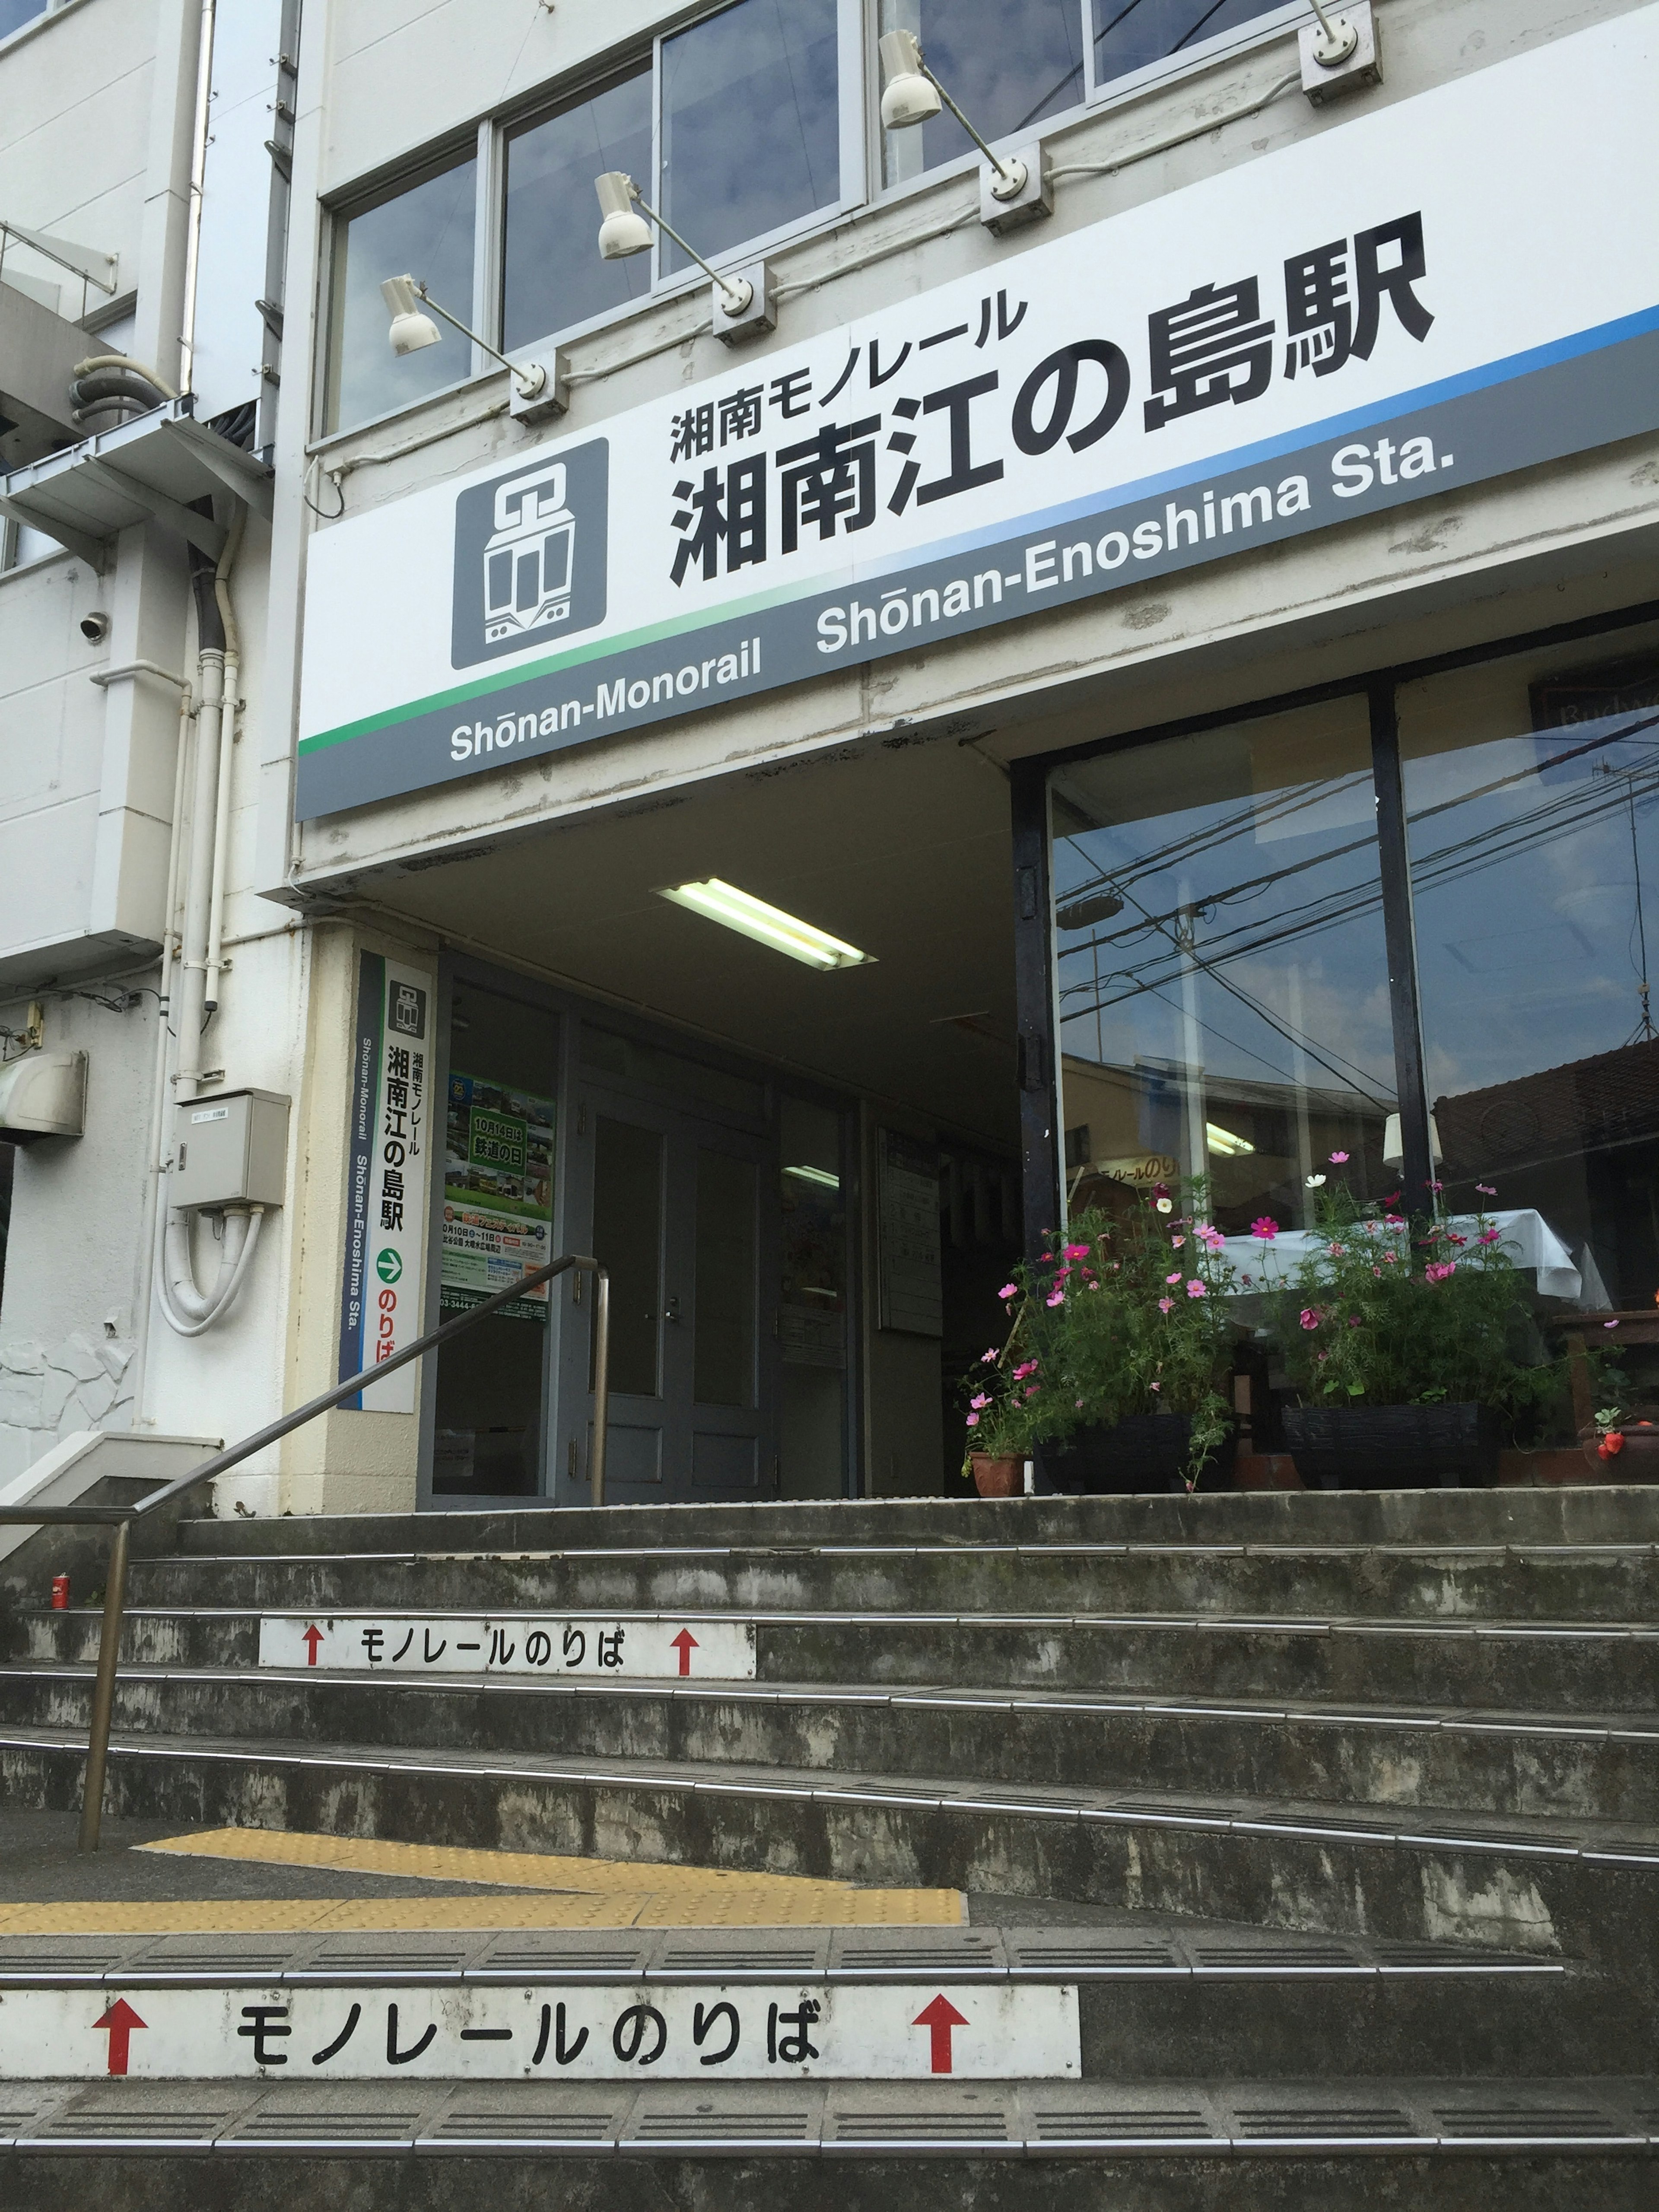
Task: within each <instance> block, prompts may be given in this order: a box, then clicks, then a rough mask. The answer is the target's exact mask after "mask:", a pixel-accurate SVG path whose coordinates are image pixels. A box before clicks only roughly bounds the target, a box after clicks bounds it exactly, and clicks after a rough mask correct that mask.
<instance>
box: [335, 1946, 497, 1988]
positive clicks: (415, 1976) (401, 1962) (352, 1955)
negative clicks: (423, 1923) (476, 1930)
mask: <svg viewBox="0 0 1659 2212" xmlns="http://www.w3.org/2000/svg"><path fill="white" fill-rule="evenodd" d="M477 1948H478V1947H477V1945H476V1944H468V1943H444V1942H429V1943H421V1942H402V1943H388V1942H375V1941H374V1939H373V1938H372V1937H368V1938H365V1937H362V1936H331V1938H329V1940H328V1941H326V1942H322V1943H319V1945H318V1946H317V1948H316V1949H315V1950H314V1951H313V1953H312V1954H311V1960H310V1971H311V1972H313V1973H326V1974H372V1975H373V1976H374V1978H376V1979H377V1980H386V1979H396V1980H398V1981H400V1982H421V1981H430V1980H434V1979H441V1980H451V1979H453V1978H457V1977H459V1975H460V1973H461V1972H462V1971H463V1970H464V1968H465V1966H467V1964H468V1962H469V1961H470V1960H471V1959H472V1958H473V1957H474V1956H475V1954H477Z"/></svg>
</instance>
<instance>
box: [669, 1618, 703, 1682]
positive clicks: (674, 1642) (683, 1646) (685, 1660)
mask: <svg viewBox="0 0 1659 2212" xmlns="http://www.w3.org/2000/svg"><path fill="white" fill-rule="evenodd" d="M668 1648H669V1650H671V1651H678V1653H679V1655H680V1672H681V1674H690V1672H691V1654H692V1653H693V1652H694V1651H695V1650H696V1648H697V1639H696V1637H695V1636H693V1634H692V1633H691V1632H690V1629H689V1628H683V1629H681V1631H680V1632H679V1634H678V1636H675V1637H672V1638H670V1639H669V1646H668Z"/></svg>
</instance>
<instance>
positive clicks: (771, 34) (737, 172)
mask: <svg viewBox="0 0 1659 2212" xmlns="http://www.w3.org/2000/svg"><path fill="white" fill-rule="evenodd" d="M836 13H837V9H836V0H787V5H786V4H785V0H738V5H737V6H736V7H734V8H727V9H725V10H724V11H723V13H721V14H720V15H711V16H708V17H707V18H706V19H705V20H704V21H702V22H701V23H696V24H693V26H692V27H691V28H690V30H689V31H682V32H681V33H679V35H678V38H673V39H668V40H665V41H664V44H663V49H662V182H661V185H660V186H659V190H660V191H661V195H662V197H661V201H660V205H661V208H662V211H663V213H664V214H665V216H666V217H667V218H668V220H669V222H671V223H672V224H673V226H674V228H675V229H676V230H678V232H679V233H680V234H681V236H682V237H684V238H686V239H689V240H690V242H691V244H692V245H693V246H696V249H697V251H698V252H699V253H702V254H704V255H706V256H708V257H709V258H712V257H713V256H714V255H715V254H718V253H725V252H728V251H729V250H730V249H731V248H732V246H741V245H742V244H743V242H744V240H745V239H750V238H759V237H761V236H763V234H765V233H766V232H768V231H771V230H776V229H777V228H779V227H780V226H781V224H783V223H786V222H794V221H796V220H797V219H798V218H799V217H800V216H808V215H811V212H812V210H814V209H815V208H821V207H829V206H830V205H831V204H833V203H834V202H835V201H836V200H837V199H839V198H840V197H841V118H840V102H839V97H838V87H839V81H840V70H839V66H838V58H837V52H836ZM664 252H665V259H664V262H663V267H664V268H665V270H669V271H674V270H681V269H689V268H690V267H691V266H692V264H691V263H690V262H689V261H688V260H687V259H686V258H685V256H684V254H683V253H681V252H680V251H679V249H678V247H677V246H674V245H673V244H672V242H671V240H665V241H664Z"/></svg>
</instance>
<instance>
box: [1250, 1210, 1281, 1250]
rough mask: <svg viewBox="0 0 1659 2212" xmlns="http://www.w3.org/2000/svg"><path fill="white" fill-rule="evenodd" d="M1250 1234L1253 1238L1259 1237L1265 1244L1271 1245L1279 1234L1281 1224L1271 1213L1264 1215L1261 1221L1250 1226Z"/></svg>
mask: <svg viewBox="0 0 1659 2212" xmlns="http://www.w3.org/2000/svg"><path fill="white" fill-rule="evenodd" d="M1250 1234H1251V1236H1252V1237H1260V1238H1261V1241H1262V1243H1264V1244H1271V1243H1272V1242H1273V1238H1274V1237H1277V1236H1278V1234H1279V1224H1278V1223H1277V1222H1276V1221H1275V1220H1274V1219H1273V1216H1272V1214H1271V1213H1264V1214H1263V1215H1262V1217H1261V1220H1260V1221H1253V1222H1252V1223H1251V1224H1250Z"/></svg>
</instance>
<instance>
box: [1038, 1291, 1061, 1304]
mask: <svg viewBox="0 0 1659 2212" xmlns="http://www.w3.org/2000/svg"><path fill="white" fill-rule="evenodd" d="M1042 1303H1043V1304H1044V1305H1045V1306H1051V1307H1052V1306H1063V1305H1064V1304H1065V1303H1066V1293H1065V1291H1054V1293H1053V1294H1052V1295H1051V1296H1050V1297H1046V1298H1044V1300H1043V1301H1042Z"/></svg>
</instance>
